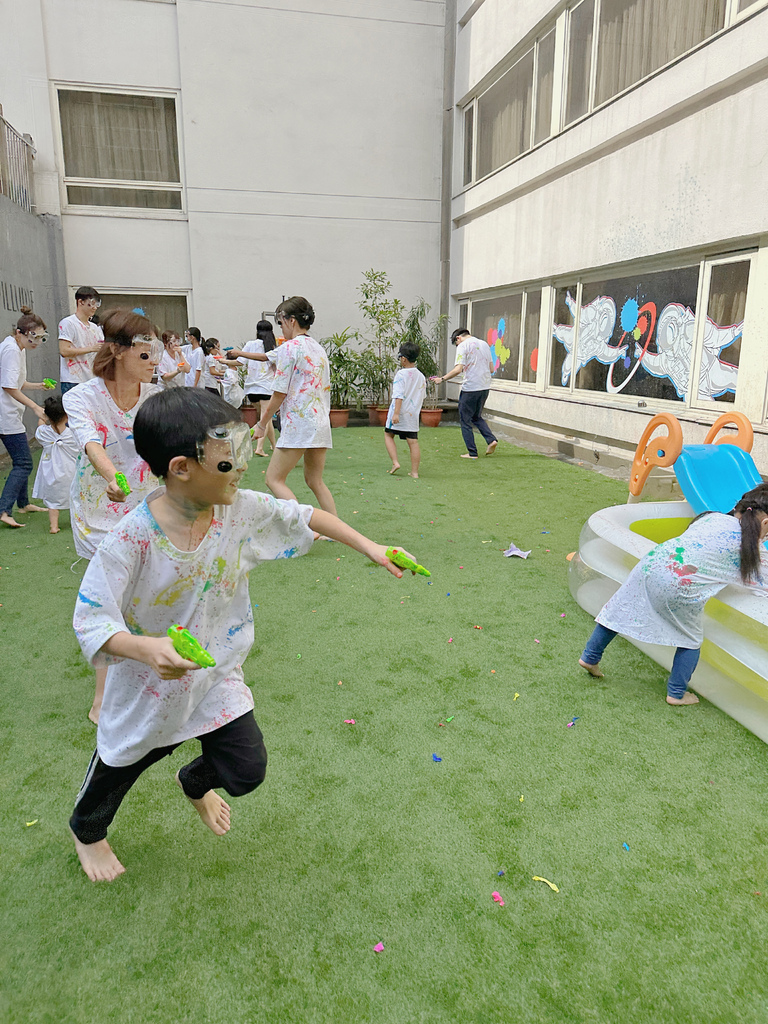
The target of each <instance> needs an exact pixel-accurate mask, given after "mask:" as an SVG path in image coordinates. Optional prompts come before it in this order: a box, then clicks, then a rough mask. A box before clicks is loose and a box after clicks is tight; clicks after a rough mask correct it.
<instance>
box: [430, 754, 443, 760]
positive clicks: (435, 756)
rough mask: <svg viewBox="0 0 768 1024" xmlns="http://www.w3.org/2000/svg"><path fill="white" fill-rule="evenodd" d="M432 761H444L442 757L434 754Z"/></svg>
mask: <svg viewBox="0 0 768 1024" xmlns="http://www.w3.org/2000/svg"><path fill="white" fill-rule="evenodd" d="M432 760H433V761H442V760H443V759H442V757H438V756H437V754H433V755H432Z"/></svg>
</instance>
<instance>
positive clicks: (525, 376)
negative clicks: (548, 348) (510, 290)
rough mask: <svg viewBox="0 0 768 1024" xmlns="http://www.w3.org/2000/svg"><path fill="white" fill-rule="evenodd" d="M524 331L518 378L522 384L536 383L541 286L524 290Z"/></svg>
mask: <svg viewBox="0 0 768 1024" xmlns="http://www.w3.org/2000/svg"><path fill="white" fill-rule="evenodd" d="M525 299H526V302H525V320H524V322H525V333H524V337H523V351H522V359H521V362H520V380H521V381H523V383H524V384H535V383H536V371H537V369H538V367H539V322H540V320H541V288H537V289H536V291H532V292H526V296H525Z"/></svg>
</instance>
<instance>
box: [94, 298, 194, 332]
mask: <svg viewBox="0 0 768 1024" xmlns="http://www.w3.org/2000/svg"><path fill="white" fill-rule="evenodd" d="M101 302H102V305H101V309H100V310H99V314H100V317H101V319H102V320H103V319H104V315H105V313H106V312H107V311H108V310H110V309H140V310H142V312H143V313H144V315H145V316H148V317H149V319H150V320H151V321H152V323H153V324H154V325H155V326H156V327H157V329H158V330H159V331H160V332H161V333H162V332H163V331H175V332H176V333H177V334H178V335H180V336H181V337H182V338H183V337H184V331H185V330H186V329H187V328H188V327H189V319H188V314H187V297H186V295H126V294H120V293H118V292H104V291H101Z"/></svg>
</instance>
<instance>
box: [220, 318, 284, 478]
mask: <svg viewBox="0 0 768 1024" xmlns="http://www.w3.org/2000/svg"><path fill="white" fill-rule="evenodd" d="M276 347H277V342H276V341H275V333H274V331H273V330H272V324H271V323H270V322H269V320H259V322H258V323H257V324H256V337H255V338H254V340H253V341H246V343H245V344H244V345H243V347H242V348H241V349H230V351H229V352H227V359H237V360H238V361H239V362H241V363H242V362H245V363H246V364H247V366H248V373H247V374H246V378H245V393H246V395H247V396H248V400H249V401H250V403H251V405H255V406H256V409H257V415H258V416H259V417H260V416H261V414H262V412H263V411H264V410H265V409H266V407H267V404H268V403H269V400H270V398H271V397H272V393H273V391H274V380H275V375H274V371H273V369H272V364H271V363H269V362H264V361H263V360H259V359H255V358H254V356H255V355H267V354H268V353H269V352H273V351H274V349H275V348H276ZM266 436H267V438H268V440H269V443H270V445H271V446H272V448H273V450H274V447H275V428H274V426H273V424H272V420H270V421H269V423H268V424H267V433H266ZM254 455H261V456H262V457H263V458H265V459H266V458H267V457H268V456H267V453H266V452H265V451H264V436H263V435H262V436H261V437H260V438H259V439H258V441H257V442H256V451H255V452H254Z"/></svg>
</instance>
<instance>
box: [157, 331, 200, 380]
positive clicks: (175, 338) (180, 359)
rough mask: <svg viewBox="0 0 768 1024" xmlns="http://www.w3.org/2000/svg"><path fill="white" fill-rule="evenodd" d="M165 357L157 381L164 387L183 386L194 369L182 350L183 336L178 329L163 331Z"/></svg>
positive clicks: (161, 361)
mask: <svg viewBox="0 0 768 1024" xmlns="http://www.w3.org/2000/svg"><path fill="white" fill-rule="evenodd" d="M163 347H164V349H165V351H164V352H163V357H162V359H161V360H160V365H159V366H158V367H157V383H158V384H162V385H163V387H164V388H183V387H184V384H185V381H186V375H187V374H188V373H189V372H190V370H191V369H192V368H191V366H190V365H189V363H188V362H187V360H186V359H185V358H184V356H183V355H182V352H181V337H180V335H178V334H177V333H176V331H163Z"/></svg>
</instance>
